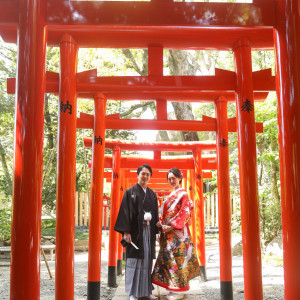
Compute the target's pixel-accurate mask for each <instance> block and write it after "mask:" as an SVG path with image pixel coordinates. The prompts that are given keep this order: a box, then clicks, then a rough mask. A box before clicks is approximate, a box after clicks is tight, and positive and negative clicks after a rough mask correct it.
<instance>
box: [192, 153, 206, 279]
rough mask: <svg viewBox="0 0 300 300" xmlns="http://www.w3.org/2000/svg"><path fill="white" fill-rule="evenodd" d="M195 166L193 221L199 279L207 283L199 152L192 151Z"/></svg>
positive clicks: (201, 175)
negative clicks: (194, 221)
mask: <svg viewBox="0 0 300 300" xmlns="http://www.w3.org/2000/svg"><path fill="white" fill-rule="evenodd" d="M193 156H194V162H195V163H194V164H195V176H196V178H195V181H196V183H195V201H194V203H195V208H194V209H195V219H196V231H195V233H196V245H194V246H195V247H196V250H197V255H198V259H199V262H200V270H201V278H202V280H203V281H207V276H206V255H205V224H204V199H203V174H202V159H201V150H200V149H195V150H194V151H193Z"/></svg>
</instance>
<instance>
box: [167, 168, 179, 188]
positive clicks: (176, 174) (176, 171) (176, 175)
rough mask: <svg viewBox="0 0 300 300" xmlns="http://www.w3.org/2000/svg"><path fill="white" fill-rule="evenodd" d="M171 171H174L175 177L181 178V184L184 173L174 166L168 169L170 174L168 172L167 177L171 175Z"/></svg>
mask: <svg viewBox="0 0 300 300" xmlns="http://www.w3.org/2000/svg"><path fill="white" fill-rule="evenodd" d="M169 173H172V174H173V175H174V176H175V177H177V178H179V179H180V180H179V184H181V182H182V173H181V172H180V170H179V169H177V168H172V169H170V170H169V171H168V174H167V179H168V177H169Z"/></svg>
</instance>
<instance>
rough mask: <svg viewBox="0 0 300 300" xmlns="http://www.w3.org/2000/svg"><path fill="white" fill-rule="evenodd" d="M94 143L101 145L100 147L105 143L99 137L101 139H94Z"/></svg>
mask: <svg viewBox="0 0 300 300" xmlns="http://www.w3.org/2000/svg"><path fill="white" fill-rule="evenodd" d="M94 142H95V144H99V143H100V145H102V143H103V139H102V137H101V136H100V135H99V137H96V136H95V137H94Z"/></svg>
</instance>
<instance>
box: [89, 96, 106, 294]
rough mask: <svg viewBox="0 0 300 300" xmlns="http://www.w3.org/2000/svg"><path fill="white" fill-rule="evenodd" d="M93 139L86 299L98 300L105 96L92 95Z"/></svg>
mask: <svg viewBox="0 0 300 300" xmlns="http://www.w3.org/2000/svg"><path fill="white" fill-rule="evenodd" d="M94 107H95V117H94V139H93V158H92V178H91V181H92V184H91V194H90V222H89V256H88V288H87V292H88V294H87V296H88V300H100V277H101V241H102V213H103V196H102V195H103V172H104V152H105V115H106V98H105V97H104V96H103V95H102V94H96V95H95V97H94Z"/></svg>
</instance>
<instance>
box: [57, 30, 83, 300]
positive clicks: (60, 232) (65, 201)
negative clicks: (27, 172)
mask: <svg viewBox="0 0 300 300" xmlns="http://www.w3.org/2000/svg"><path fill="white" fill-rule="evenodd" d="M77 54H78V48H77V45H76V42H75V41H74V39H73V38H72V37H71V36H70V35H68V34H65V35H63V37H62V39H61V42H60V80H59V84H60V89H59V115H58V144H57V151H58V154H57V186H56V249H55V252H56V257H55V299H56V300H63V299H64V300H69V299H70V300H73V299H74V243H75V182H76V122H77V93H76V75H77Z"/></svg>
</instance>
